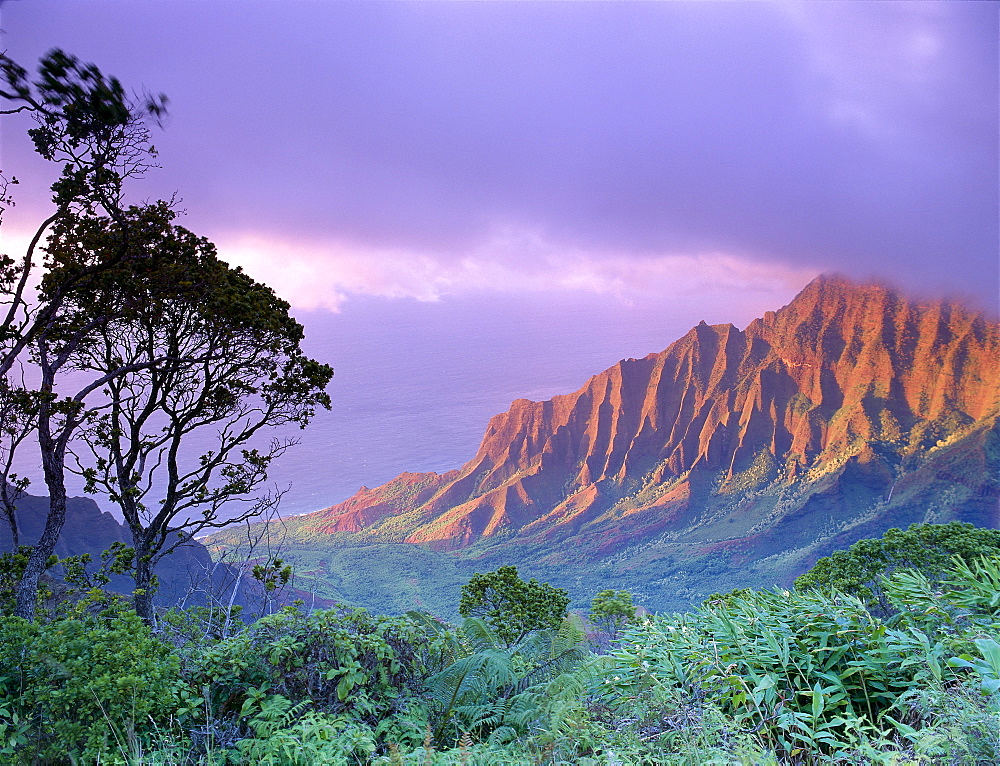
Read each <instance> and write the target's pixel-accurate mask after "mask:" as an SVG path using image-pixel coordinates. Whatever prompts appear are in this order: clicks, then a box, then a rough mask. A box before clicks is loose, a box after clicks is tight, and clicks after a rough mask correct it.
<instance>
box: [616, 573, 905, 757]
mask: <svg viewBox="0 0 1000 766" xmlns="http://www.w3.org/2000/svg"><path fill="white" fill-rule="evenodd" d="M894 638H895V634H890V633H888V632H887V629H886V627H885V626H884V625H882V624H881V623H880V622H879V621H878V620H877V619H875V618H873V617H872V616H871V615H870V614H869V613H868V611H867V610H866V609H865V607H864V605H863V604H862V603H861V602H860V601H859V600H858V599H855V598H849V597H828V596H824V595H822V594H819V593H806V594H799V593H789V592H787V591H784V592H782V591H763V592H757V593H755V592H749V593H747V594H745V595H743V596H739V597H731V598H729V599H728V600H727V601H725V602H721V603H716V604H708V605H706V606H703V607H701V608H700V609H699V610H698V611H696V612H694V613H692V614H687V615H679V616H675V617H671V618H657V619H651V620H647V621H646V622H644V623H643V624H642V625H641V626H639V627H637V628H634V629H632V630H629V631H626V634H625V640H626V641H627V642H628V644H627V645H626V646H625V648H623V649H621V650H620V651H619V652H617V653H616V654H615V655H613V658H612V663H613V664H612V667H611V670H610V671H609V672H608V674H607V677H606V678H605V685H606V687H607V690H608V694H607V695H606V696H608V697H609V698H616V699H617V700H620V699H623V698H630V697H631V698H633V699H634V698H642V697H644V696H648V695H649V694H650V693H652V694H653V695H654V696H658V697H659V696H667V697H669V695H670V691H671V690H673V689H677V690H680V691H682V692H684V693H685V694H686V695H687V696H688V697H689V698H691V699H694V700H703V701H706V702H709V703H710V704H711V706H712V707H714V708H715V709H717V710H719V711H720V712H722V713H723V714H724V715H726V716H728V717H729V718H730V719H731V720H732V722H733V728H734V729H735V730H743V731H747V730H753V731H756V732H759V737H760V738H761V741H762V742H763V743H764V744H766V745H767V746H769V747H772V748H774V750H775V751H776V752H777V753H778V754H779V755H782V756H784V757H789V758H794V757H795V756H796V755H797V754H801V753H817V754H818V753H822V752H826V753H835V752H841V753H842V752H843V751H844V750H845V749H849V748H850V747H852V746H853V745H854V744H856V743H857V742H859V741H861V740H871V739H874V740H876V741H878V740H880V739H882V738H883V735H884V736H889V735H891V734H893V733H894V732H895V727H894V724H893V723H892V721H890V720H889V719H890V718H891V717H892V714H894V713H895V705H896V703H897V701H898V699H899V697H900V695H902V694H903V693H905V692H907V691H909V690H910V689H912V688H914V687H915V686H917V685H918V684H919V682H920V680H921V678H922V677H921V676H920V674H919V673H920V670H921V669H920V668H918V667H915V666H914V667H911V666H907V665H905V664H904V663H903V659H904V658H905V657H906V653H907V650H908V649H909V646H908V645H907V646H905V647H904V646H897V644H896V642H895V641H894ZM615 704H618V703H617V702H616V703H615Z"/></svg>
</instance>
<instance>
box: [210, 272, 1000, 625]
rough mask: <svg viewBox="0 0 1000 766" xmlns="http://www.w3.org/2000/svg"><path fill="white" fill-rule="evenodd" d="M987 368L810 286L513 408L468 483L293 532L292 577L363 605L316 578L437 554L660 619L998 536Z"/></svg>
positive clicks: (393, 484)
mask: <svg viewBox="0 0 1000 766" xmlns="http://www.w3.org/2000/svg"><path fill="white" fill-rule="evenodd" d="M998 360H1000V328H998V325H997V323H996V322H995V321H991V320H989V319H987V318H986V317H984V316H983V315H982V314H981V313H977V312H975V311H972V310H969V309H967V308H965V307H963V306H961V305H959V304H957V303H953V302H946V301H936V302H919V301H914V300H910V299H907V298H906V297H904V296H902V295H900V294H898V293H896V292H894V291H893V290H891V289H889V288H887V287H885V286H882V285H873V284H855V283H852V282H850V281H848V280H846V279H844V278H841V277H829V276H827V277H820V278H818V279H816V280H814V281H813V282H812V283H810V284H809V285H808V286H807V287H806V288H805V289H804V290H803V291H802V292H801V293H800V294H799V295H798V296H797V297H796V298H795V299H794V300H793V301H792V302H791V303H790V304H789V305H787V306H785V307H783V308H781V309H779V310H778V311H775V312H768V313H767V314H766V315H765V316H764V317H763V318H761V319H757V320H755V321H754V322H752V323H751V324H750V325H749V326H748V327H747V328H746V329H745V330H739V329H737V328H736V327H734V326H732V325H713V326H709V325H706V324H704V323H702V324H700V325H698V326H697V327H695V328H693V329H692V330H691V331H690V332H688V333H687V334H686V335H685V336H684V337H682V338H681V339H679V340H678V341H676V342H675V343H673V344H671V345H670V346H669V347H668V348H667V349H666V350H664V351H662V352H660V353H656V354H650V355H649V356H647V357H645V358H643V359H628V360H623V361H621V362H619V363H618V364H616V365H615V366H613V367H611V368H610V369H608V370H605V371H604V372H602V373H600V374H598V375H595V376H594V377H592V378H591V379H590V380H589V381H588V382H587V383H586V384H585V385H584V386H583V387H582V388H580V389H579V390H578V391H576V392H575V393H572V394H567V395H564V396H557V397H554V398H553V399H551V400H548V401H543V402H533V401H528V400H524V399H521V400H517V401H515V402H513V404H512V405H511V407H510V409H509V410H508V411H507V412H506V413H503V414H500V415H497V416H495V417H494V418H493V419H492V420H491V421H490V423H489V425H488V426H487V429H486V433H485V435H484V437H483V440H482V443H481V445H480V447H479V450H478V452H477V454H476V455H475V456H474V457H473V458H472V459H471V460H470V461H469V462H468V463H466V464H465V465H464V466H462V467H461V468H460V469H458V470H455V471H450V472H447V473H444V474H435V473H428V474H410V473H404V474H402V475H401V476H399V477H397V478H396V479H394V480H392V481H390V482H389V483H387V484H385V485H383V486H381V487H377V488H374V489H368V488H364V487H363V488H361V490H359V492H358V493H357V494H356V495H354V496H353V497H351V498H350V499H348V500H347V501H345V502H343V503H340V504H337V505H335V506H332V507H330V508H327V509H325V510H323V511H320V512H317V513H315V514H310V515H307V516H303V517H299V518H296V519H293V520H290V521H289V522H287V523H286V527H287V533H288V542H289V545H290V551H289V552H290V556H289V557H290V558H293V559H294V558H295V557H296V556H297V555H298V556H299V557H300V559H299V560H300V563H301V564H302V571H304V572H311V573H312V574H313V575H314V576H316V577H317V578H318V583H319V585H320V588H319V590H320V592H322V593H324V594H325V595H329V596H332V597H337V596H338V595H339V596H341V597H344V596H348V597H351V598H354V599H357V598H358V597H359V596H360V597H362V598H363V596H364V591H362V590H360V589H357V588H352V587H351V584H350V583H349V582H344V578H340V584H339V585H334V584H333V583H332V582H331V581H330V580H329V578H327V577H325V575H324V571H327V572H328V571H329V570H330V565H331V563H332V562H334V561H335V560H337V559H338V558H339V557H342V556H343V555H345V553H344V552H345V551H346V550H348V549H353V548H355V547H356V546H368V545H377V546H382V547H381V548H377V549H373V550H374V551H379V550H381V551H384V550H386V546H393V547H395V546H400V545H404V546H419V547H420V548H422V549H424V552H423V553H421V554H419V555H420V556H421V557H422V558H424V559H426V558H427V556H429V555H431V552H437V553H439V554H449V555H447V556H446V557H435V560H436V561H437V562H438V566H442V565H445V562H446V561H449V562H450V563H448V564H447V565H445V571H447V572H449V573H450V574H449V577H451V578H453V579H460V576H461V575H463V574H464V573H465V572H467V571H469V570H470V569H483V568H484V567H487V566H493V565H495V564H499V563H508V562H513V563H519V564H521V565H522V566H525V567H527V568H528V569H530V570H532V571H533V573H534V572H537V573H538V574H539V575H540V576H544V577H546V578H547V579H549V580H550V581H553V582H559V583H561V584H563V585H566V586H569V587H570V588H571V592H572V594H573V595H574V597H576V598H577V599H579V600H586V599H587V598H588V597H589V596H590V595H592V593H593V591H595V590H597V589H599V588H600V587H628V588H630V589H631V590H634V591H636V592H637V594H638V595H639V597H640V599H643V600H644V601H645V603H646V604H647V605H648V606H650V607H651V608H657V609H663V608H678V607H681V606H684V605H686V604H687V603H690V602H692V601H696V600H698V599H700V598H701V597H703V596H704V595H705V594H707V593H709V592H712V591H713V590H719V589H729V588H731V587H735V586H737V585H750V584H752V585H770V584H773V583H775V582H782V583H787V582H788V581H789V580H790V579H791V578H792V577H794V576H795V575H796V574H798V573H800V572H801V571H803V570H804V569H805V568H807V567H808V566H809V565H810V564H811V563H812V562H813V561H814V560H815V559H816V558H817V557H818V556H820V555H823V554H825V553H826V552H828V551H829V550H830V549H832V547H842V546H845V545H848V544H850V543H851V542H853V541H854V540H856V539H859V538H860V537H864V536H871V535H877V534H881V532H882V531H884V530H885V529H886V528H888V527H890V526H901V525H906V524H909V523H912V522H916V521H949V520H962V521H969V522H972V523H974V524H977V525H980V526H990V527H997V526H1000V518H998V515H1000V514H998V497H1000V481H998V476H1000V431H998V426H997V415H998V401H1000V374H998V370H997V368H998ZM214 542H215V544H216V545H217V546H218V545H225V544H226V539H225V537H224V536H223V537H221V538H216V539H215V541H214ZM371 555H373V556H376V558H377V556H378V554H377V553H372V554H371ZM394 555H396V556H398V555H399V553H398V551H397V552H396V553H395V554H394ZM324 567H325V569H324ZM456 568H457V569H456ZM347 579H348V580H349V579H350V578H347ZM429 582H433V576H431V578H430V581H429ZM378 587H386V588H393V587H398V582H397V580H396V579H395V578H394V576H393V574H392V573H391V572H389V573H385V574H384V582H383V583H381V584H375V585H370V586H369V589H371V588H376V589H377V588H378Z"/></svg>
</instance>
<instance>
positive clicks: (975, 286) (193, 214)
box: [0, 0, 998, 307]
mask: <svg viewBox="0 0 1000 766" xmlns="http://www.w3.org/2000/svg"><path fill="white" fill-rule="evenodd" d="M0 25H2V28H3V31H4V37H3V46H4V47H5V48H6V50H7V51H8V53H9V54H10V55H11V56H12V57H14V58H16V59H17V60H19V61H21V62H23V63H25V64H30V63H31V62H32V61H33V60H35V59H36V58H37V57H38V55H39V54H41V53H42V52H44V51H45V50H47V49H49V48H50V47H53V46H61V47H63V48H65V49H66V50H68V51H71V52H73V53H75V54H77V55H79V56H80V57H81V58H84V59H86V60H91V61H94V62H96V63H98V64H99V65H100V66H101V67H102V68H104V69H105V71H108V72H111V73H114V74H116V75H118V76H119V77H120V78H121V79H122V80H123V81H124V82H125V83H126V84H128V85H130V86H135V87H145V88H147V89H150V90H154V91H157V92H164V93H166V94H167V95H168V96H169V97H170V99H171V103H172V116H171V119H170V121H169V123H168V125H167V129H166V130H165V132H163V133H162V134H160V135H157V136H156V142H157V144H158V145H159V146H160V148H161V150H162V164H163V170H162V171H159V172H158V173H156V175H155V178H151V179H150V181H149V183H148V185H147V191H145V192H144V193H148V194H151V195H165V194H168V193H170V192H172V191H178V192H179V193H180V196H181V197H182V198H183V204H184V207H185V208H186V209H187V210H188V216H187V218H186V219H185V224H186V225H187V226H189V227H190V228H192V229H194V230H196V231H198V232H199V233H202V234H205V235H206V236H209V237H211V238H213V239H214V240H215V241H217V242H218V243H219V245H220V247H221V248H222V249H223V251H224V252H225V251H227V250H228V251H229V252H230V253H231V257H233V258H234V259H235V260H242V261H244V262H245V263H247V265H248V266H251V267H254V268H255V269H256V270H257V272H259V273H260V274H261V275H262V276H264V277H268V276H275V277H276V280H269V281H276V286H277V287H279V289H281V288H284V289H285V292H287V293H289V295H290V297H293V298H296V299H297V302H299V303H301V304H309V305H311V306H323V305H326V306H331V307H332V306H336V305H337V304H338V302H339V301H341V300H343V298H344V297H345V296H349V295H351V294H366V293H367V294H374V295H392V296H413V297H418V298H433V297H440V296H447V295H449V294H456V293H459V292H463V291H470V290H471V291H482V290H486V291H498V290H507V291H513V292H519V291H525V290H528V291H536V290H549V289H554V288H558V289H562V290H589V291H597V292H600V291H607V292H612V293H615V294H618V295H622V294H626V293H631V291H638V293H639V294H640V295H641V294H643V293H644V292H646V291H649V290H661V289H662V290H665V291H667V292H669V291H670V290H671V289H674V290H676V289H678V288H677V287H676V286H675V287H673V288H672V287H671V286H670V284H669V283H670V282H671V280H672V279H673V278H674V277H675V276H676V275H677V273H678V272H683V273H684V274H685V275H686V276H684V277H683V278H682V282H683V280H684V279H694V280H695V282H698V281H699V280H707V281H708V282H713V281H717V280H719V279H728V280H729V281H733V280H736V283H737V284H738V282H739V280H741V279H743V280H747V281H752V280H758V281H759V279H760V278H761V269H760V267H761V266H763V269H764V271H766V272H767V273H769V274H771V276H772V278H774V279H777V280H782V279H783V280H786V281H790V282H791V283H795V285H796V286H798V285H800V284H801V283H802V282H803V281H804V280H805V279H808V277H809V276H811V275H812V274H814V273H816V272H817V271H820V270H831V269H833V270H839V271H843V272H846V273H848V274H852V275H856V276H861V277H865V276H868V275H871V274H874V275H877V276H880V277H882V278H885V279H888V280H890V281H894V282H898V283H902V284H904V285H905V286H907V287H910V288H919V289H922V290H933V291H939V290H957V291H961V292H965V293H972V294H975V295H977V296H978V297H979V298H980V299H981V300H982V301H984V302H987V303H988V304H989V305H993V303H995V299H996V294H997V271H998V269H997V252H998V234H997V232H998V202H997V186H998V180H997V174H998V133H997V130H998V128H997V126H998V85H997V70H998V49H997V38H998V7H997V5H996V4H992V3H986V2H982V3H979V2H969V3H957V2H944V3H921V2H896V3H891V2H878V3H864V2H851V3H837V2H828V3H791V4H782V3H713V2H706V3H679V2H671V3H641V4H631V3H620V4H602V3H530V2H529V3H498V4H492V3H439V4H435V3H413V4H410V3H377V2H371V3H327V2H302V1H299V2H278V1H277V0H274V1H273V2H247V1H246V0H239V1H238V2H224V1H221V0H213V2H203V1H202V0H195V1H193V2H186V1H184V0H171V1H170V2H142V3H122V2H92V1H88V0H78V1H76V2H72V3H67V2H61V1H59V2H44V1H42V0H16V1H15V2H6V3H4V4H3V7H2V17H0ZM25 152H26V143H25V141H24V140H23V139H22V137H21V135H20V131H17V130H16V129H12V128H8V129H7V130H6V131H5V133H4V136H3V162H4V167H5V168H12V169H14V170H17V169H18V168H23V167H24V163H25V162H26V160H25V158H24V153H25ZM29 167H30V165H29ZM43 188H44V187H43ZM21 197H22V206H24V207H27V206H30V205H31V203H33V202H35V201H36V200H38V201H44V197H42V198H41V199H40V200H39V198H37V197H35V198H32V197H31V195H30V193H29V192H28V191H27V190H25V191H22V192H21ZM26 213H27V211H26ZM28 220H31V219H28ZM275 262H278V263H280V266H278V265H276V263H275ZM296 265H297V266H299V267H300V269H301V270H302V271H303V272H305V274H299V275H298V276H296V275H295V274H293V273H288V272H289V270H290V269H292V270H294V269H293V268H292V267H294V266H296ZM319 266H322V267H323V268H321V269H317V267H319ZM317 270H322V271H324V272H326V273H324V274H323V275H322V276H321V277H320V278H319V279H318V280H317V279H316V276H315V272H316V271H317ZM273 272H278V273H277V274H276V275H275V274H273ZM282 272H284V273H282ZM720 273H721V275H722V276H720ZM695 274H697V276H695ZM306 275H308V276H306Z"/></svg>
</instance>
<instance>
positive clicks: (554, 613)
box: [458, 566, 569, 646]
mask: <svg viewBox="0 0 1000 766" xmlns="http://www.w3.org/2000/svg"><path fill="white" fill-rule="evenodd" d="M568 606H569V594H568V593H567V592H566V591H565V590H563V589H562V588H556V587H554V586H552V585H549V584H548V583H540V582H538V581H537V580H535V579H534V578H532V579H531V580H529V581H528V582H525V581H524V580H522V579H521V578H520V577H518V575H517V567H514V566H504V567H500V568H499V569H497V570H496V571H494V572H487V573H486V574H479V573H476V574H474V575H473V576H472V578H471V579H470V580H469V582H468V583H466V584H465V585H463V586H462V599H461V602H460V603H459V607H458V611H459V613H460V614H461V615H462V616H463V617H482V618H483V619H484V620H485V621H486V622H487V623H488V624H489V625H490V627H492V628H493V630H494V631H496V634H497V636H499V637H500V639H501V640H502V641H504V642H505V643H506V644H507V646H513V645H514V644H517V643H519V642H521V641H522V640H523V639H524V638H525V637H526V636H527V635H528V634H529V633H531V632H532V631H535V630H542V629H545V628H558V627H559V625H560V623H561V622H562V621H563V619H564V618H565V617H566V609H567V607H568Z"/></svg>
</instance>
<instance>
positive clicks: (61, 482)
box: [14, 403, 66, 620]
mask: <svg viewBox="0 0 1000 766" xmlns="http://www.w3.org/2000/svg"><path fill="white" fill-rule="evenodd" d="M40 409H41V411H40V412H39V417H38V446H39V448H40V451H41V453H42V470H43V471H44V473H45V485H46V487H47V488H48V491H49V514H48V518H46V520H45V529H44V530H43V531H42V536H41V537H40V538H39V539H38V542H37V543H35V545H34V547H33V548H32V550H31V554H30V555H29V556H28V563H27V565H26V566H25V568H24V573H23V574H22V575H21V580H20V582H18V584H17V593H16V596H15V601H16V605H15V607H14V613H15V614H16V615H17V616H18V617H23V618H24V619H26V620H33V619H35V605H36V603H37V600H38V581H39V579H41V576H42V573H43V572H45V570H46V569H48V561H49V557H50V556H51V555H52V553H53V552H54V551H55V549H56V542H57V541H58V540H59V534H60V533H61V532H62V528H63V524H64V523H65V522H66V476H65V472H64V468H63V460H64V458H65V447H64V443H63V442H62V441H61V440H57V439H53V438H52V420H51V418H52V412H51V409H50V406H49V405H48V404H47V403H45V404H43V405H42V407H41V408H40Z"/></svg>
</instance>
